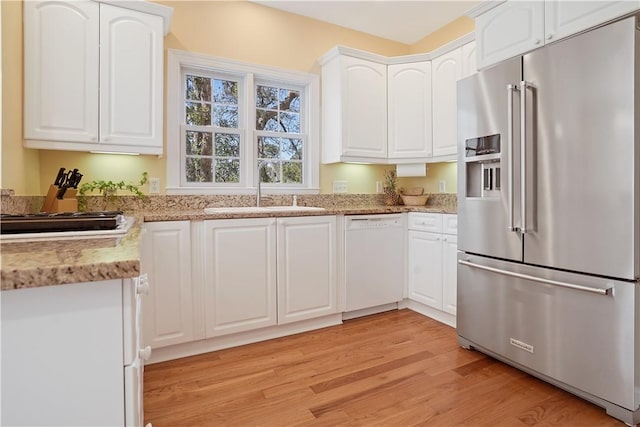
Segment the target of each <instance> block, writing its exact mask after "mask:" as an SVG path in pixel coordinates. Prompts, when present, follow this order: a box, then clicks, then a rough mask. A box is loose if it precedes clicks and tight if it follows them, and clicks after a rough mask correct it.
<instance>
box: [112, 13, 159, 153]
mask: <svg viewBox="0 0 640 427" xmlns="http://www.w3.org/2000/svg"><path fill="white" fill-rule="evenodd" d="M162 46H163V32H162V18H161V17H160V16H155V15H149V14H146V13H141V12H136V11H132V10H127V9H122V8H119V7H115V6H110V5H106V4H101V5H100V88H101V97H100V142H102V143H106V144H116V145H124V146H126V145H138V146H146V147H156V148H159V150H158V151H157V152H154V153H155V154H160V153H161V152H162V85H163V84H164V83H163V72H162V70H163V51H162V49H163V48H162Z"/></svg>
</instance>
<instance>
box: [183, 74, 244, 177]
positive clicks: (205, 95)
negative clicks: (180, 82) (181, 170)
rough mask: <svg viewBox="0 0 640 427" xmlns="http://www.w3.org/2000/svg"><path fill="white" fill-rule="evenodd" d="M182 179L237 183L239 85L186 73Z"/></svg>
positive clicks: (235, 82)
mask: <svg viewBox="0 0 640 427" xmlns="http://www.w3.org/2000/svg"><path fill="white" fill-rule="evenodd" d="M185 89H186V90H185V92H186V93H185V103H184V106H185V107H184V123H185V126H184V135H183V137H184V150H185V152H184V154H185V178H186V181H187V182H190V183H238V182H240V164H241V163H240V153H241V148H240V147H241V138H240V129H239V126H238V125H239V104H238V82H237V81H233V80H224V79H217V78H212V77H208V76H201V75H195V74H185Z"/></svg>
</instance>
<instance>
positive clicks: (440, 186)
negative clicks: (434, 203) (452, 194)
mask: <svg viewBox="0 0 640 427" xmlns="http://www.w3.org/2000/svg"><path fill="white" fill-rule="evenodd" d="M446 191H447V182H446V181H444V180H440V181H438V192H439V193H445V192H446Z"/></svg>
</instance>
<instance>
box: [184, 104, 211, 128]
mask: <svg viewBox="0 0 640 427" xmlns="http://www.w3.org/2000/svg"><path fill="white" fill-rule="evenodd" d="M185 104H186V108H187V110H186V112H187V114H186V116H185V123H186V124H188V125H198V126H211V105H209V104H201V103H199V102H186V103H185Z"/></svg>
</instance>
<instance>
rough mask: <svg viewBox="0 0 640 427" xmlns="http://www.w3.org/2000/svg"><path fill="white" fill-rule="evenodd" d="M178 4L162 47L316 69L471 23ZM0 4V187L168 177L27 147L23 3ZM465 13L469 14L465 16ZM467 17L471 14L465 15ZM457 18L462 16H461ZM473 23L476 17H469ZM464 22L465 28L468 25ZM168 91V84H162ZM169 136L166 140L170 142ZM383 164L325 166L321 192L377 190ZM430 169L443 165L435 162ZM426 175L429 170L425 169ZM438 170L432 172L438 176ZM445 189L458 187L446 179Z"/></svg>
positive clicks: (144, 165) (446, 34)
mask: <svg viewBox="0 0 640 427" xmlns="http://www.w3.org/2000/svg"><path fill="white" fill-rule="evenodd" d="M158 3H161V4H165V5H167V6H170V7H173V9H174V13H173V20H172V24H171V31H170V33H169V34H168V35H167V37H166V38H165V48H167V49H168V48H174V49H181V50H188V51H193V52H198V53H205V54H210V55H215V56H220V57H225V58H230V59H236V60H240V61H245V62H250V63H256V64H263V65H269V66H277V67H281V68H286V69H294V70H300V71H305V72H313V73H319V71H320V68H319V66H318V64H317V62H316V60H317V58H318V57H320V56H321V55H322V54H323V53H325V52H326V51H328V50H329V49H331V48H332V47H333V46H335V45H337V44H340V45H345V46H349V47H353V48H356V49H361V50H365V51H369V52H374V53H378V54H381V55H386V56H397V55H405V54H410V53H416V52H426V51H429V50H432V49H433V48H432V47H431V46H434V45H436V46H439V45H441V44H444V43H446V42H448V41H450V40H453V39H456V38H458V37H459V36H460V35H461V34H459V33H460V31H463V30H465V31H466V33H468V32H470V31H472V30H473V27H471V28H470V29H469V26H468V23H467V24H465V23H464V20H462V24H456V22H457V21H454V22H453V23H452V24H450V25H448V26H446V27H444V28H443V29H442V30H439V31H437V32H435V33H434V34H433V36H429V37H426V38H425V39H423V40H421V41H420V42H418V43H416V45H414V46H408V45H405V44H402V43H396V42H392V41H389V40H386V39H382V38H378V37H373V36H369V35H366V34H363V33H360V32H357V31H352V30H348V29H345V28H342V27H338V26H335V25H331V24H326V23H323V22H319V21H316V20H313V19H309V18H306V17H302V16H298V15H293V14H290V13H286V12H282V11H278V10H276V9H272V8H268V7H265V6H261V5H258V4H255V3H250V2H247V1H158ZM0 7H2V63H3V73H2V80H3V81H2V84H3V91H2V98H3V108H2V114H3V117H2V119H3V120H2V126H3V128H2V176H1V182H0V187H1V188H12V189H14V190H15V192H16V194H17V195H40V194H44V193H46V190H47V188H48V186H49V184H50V183H51V182H53V179H54V178H55V175H56V172H57V171H58V168H60V167H65V168H67V169H68V168H74V167H77V168H79V169H80V170H81V171H82V172H83V173H84V174H85V178H84V180H93V179H110V180H121V179H124V180H128V181H134V182H135V181H138V180H139V178H140V174H141V173H142V172H143V171H147V172H149V176H152V177H159V178H160V180H161V187H164V184H165V182H166V179H165V176H166V161H165V159H164V158H158V157H156V156H118V155H103V154H90V153H78V152H67V151H47V150H29V149H24V148H23V147H22V1H21V0H10V1H7V0H3V1H2V2H0ZM465 19H467V18H465ZM467 20H468V19H467ZM458 21H460V20H458ZM468 21H470V22H471V24H473V22H472V21H471V20H468ZM465 25H466V26H465ZM165 89H166V88H165ZM166 143H167V142H166V141H165V144H166ZM384 169H385V167H383V166H372V165H341V164H338V165H321V167H320V181H321V192H323V193H331V192H332V182H333V180H334V179H346V180H347V181H348V190H349V192H350V193H373V192H375V181H376V180H381V179H382V178H381V177H382V173H383V170H384ZM429 170H430V171H434V170H435V171H438V170H440V169H439V168H438V167H435V168H433V167H430V169H429ZM427 175H429V173H428V174H427ZM438 179H440V178H439V177H438V176H431V177H430V176H428V177H427V179H426V180H425V184H424V185H425V188H426V186H427V185H429V186H430V185H431V184H429V181H433V180H435V182H436V184H435V185H436V187H435V188H436V189H437V180H438ZM447 190H448V191H455V188H453V189H451V188H450V186H449V184H447Z"/></svg>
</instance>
